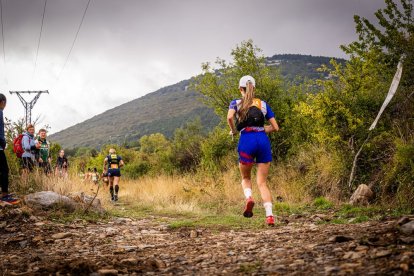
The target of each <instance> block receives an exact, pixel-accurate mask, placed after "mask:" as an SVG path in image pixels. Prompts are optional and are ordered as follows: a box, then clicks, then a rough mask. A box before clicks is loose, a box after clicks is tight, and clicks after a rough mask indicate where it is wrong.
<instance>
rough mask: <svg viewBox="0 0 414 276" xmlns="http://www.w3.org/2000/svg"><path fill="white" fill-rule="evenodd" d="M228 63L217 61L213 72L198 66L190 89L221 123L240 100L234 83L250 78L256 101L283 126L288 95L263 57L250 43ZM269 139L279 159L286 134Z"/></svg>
mask: <svg viewBox="0 0 414 276" xmlns="http://www.w3.org/2000/svg"><path fill="white" fill-rule="evenodd" d="M231 56H232V59H233V60H232V61H231V62H226V61H225V60H223V59H220V58H218V59H217V61H216V66H217V68H213V67H212V65H211V64H210V63H208V62H206V63H204V64H202V70H203V73H202V74H201V75H199V76H198V77H196V78H195V79H194V81H193V82H192V88H193V89H194V90H195V91H199V92H200V93H201V94H203V95H204V96H205V97H204V101H205V103H206V104H207V105H209V106H211V107H212V108H214V110H215V112H216V114H217V115H218V116H219V117H220V118H221V120H222V122H223V123H224V122H225V118H226V114H227V110H228V107H229V104H230V102H231V101H232V100H233V99H237V98H240V97H241V95H240V92H239V89H238V83H239V80H240V78H241V77H242V76H244V75H251V76H253V77H254V78H255V80H256V97H257V98H260V99H262V100H264V101H266V102H267V103H268V104H269V105H270V106H271V107H272V109H273V111H274V112H275V114H276V120H277V121H278V122H279V123H281V122H282V123H283V122H284V120H285V119H286V118H288V117H289V116H290V114H291V112H292V105H293V104H294V101H295V100H293V98H292V95H290V94H288V92H289V91H287V90H283V89H282V80H281V77H280V74H279V72H278V71H275V70H270V68H269V67H267V66H266V62H265V57H264V56H263V55H262V54H261V50H260V48H258V47H257V46H255V45H254V44H253V41H252V40H248V41H243V42H241V44H240V45H237V46H236V47H235V48H234V49H233V50H232V51H231ZM281 127H282V128H281V131H280V132H279V133H278V134H277V135H271V136H270V139H271V140H272V150H273V154H274V156H275V157H277V158H278V157H281V156H282V157H283V156H285V155H286V153H287V151H288V149H289V145H290V144H289V142H288V141H289V136H290V135H291V133H290V131H289V130H287V129H283V124H282V125H281Z"/></svg>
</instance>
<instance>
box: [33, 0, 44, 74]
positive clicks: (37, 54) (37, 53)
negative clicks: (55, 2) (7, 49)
mask: <svg viewBox="0 0 414 276" xmlns="http://www.w3.org/2000/svg"><path fill="white" fill-rule="evenodd" d="M46 4H47V0H45V5H44V6H43V15H42V24H41V25H40V34H39V41H38V42H37V51H36V58H35V64H34V68H33V75H32V77H34V75H35V72H36V66H37V57H38V56H39V48H40V40H41V38H42V32H43V21H44V20H45V12H46Z"/></svg>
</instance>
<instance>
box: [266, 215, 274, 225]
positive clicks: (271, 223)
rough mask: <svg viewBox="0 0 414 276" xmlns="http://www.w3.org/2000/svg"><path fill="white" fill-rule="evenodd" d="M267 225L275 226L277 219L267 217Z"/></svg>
mask: <svg viewBox="0 0 414 276" xmlns="http://www.w3.org/2000/svg"><path fill="white" fill-rule="evenodd" d="M266 224H267V225H269V226H275V217H274V216H268V217H266Z"/></svg>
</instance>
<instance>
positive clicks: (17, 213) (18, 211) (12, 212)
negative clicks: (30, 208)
mask: <svg viewBox="0 0 414 276" xmlns="http://www.w3.org/2000/svg"><path fill="white" fill-rule="evenodd" d="M21 214H23V211H22V210H21V209H12V210H10V211H9V215H12V216H20V215H21Z"/></svg>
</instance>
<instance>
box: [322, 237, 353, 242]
mask: <svg viewBox="0 0 414 276" xmlns="http://www.w3.org/2000/svg"><path fill="white" fill-rule="evenodd" d="M352 240H353V238H351V237H347V236H332V237H330V238H329V239H328V241H329V242H347V241H352Z"/></svg>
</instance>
